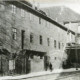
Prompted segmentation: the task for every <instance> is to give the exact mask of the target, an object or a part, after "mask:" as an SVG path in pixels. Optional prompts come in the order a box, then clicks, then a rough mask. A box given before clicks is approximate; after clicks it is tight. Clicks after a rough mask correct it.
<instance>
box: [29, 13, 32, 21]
mask: <svg viewBox="0 0 80 80" xmlns="http://www.w3.org/2000/svg"><path fill="white" fill-rule="evenodd" d="M29 17H30V21H31V20H32V14H31V13H30V14H29Z"/></svg>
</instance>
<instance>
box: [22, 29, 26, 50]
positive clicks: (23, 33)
mask: <svg viewBox="0 0 80 80" xmlns="http://www.w3.org/2000/svg"><path fill="white" fill-rule="evenodd" d="M24 39H25V30H21V48H22V49H24Z"/></svg>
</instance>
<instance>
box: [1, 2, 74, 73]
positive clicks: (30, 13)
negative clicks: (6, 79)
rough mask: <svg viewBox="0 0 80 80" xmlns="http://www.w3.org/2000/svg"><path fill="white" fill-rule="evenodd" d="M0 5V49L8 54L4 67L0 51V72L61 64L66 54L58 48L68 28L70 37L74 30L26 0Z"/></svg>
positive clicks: (28, 69) (65, 40)
mask: <svg viewBox="0 0 80 80" xmlns="http://www.w3.org/2000/svg"><path fill="white" fill-rule="evenodd" d="M0 6H1V8H0V22H1V23H0V30H1V31H0V35H1V36H0V49H1V50H7V53H9V54H8V55H10V57H9V58H8V59H7V61H8V62H7V64H4V66H5V65H6V66H7V70H6V69H5V67H4V66H3V65H2V64H3V59H2V58H4V57H2V55H0V56H1V57H0V59H1V62H0V63H1V68H0V70H1V72H3V73H4V74H7V73H10V72H15V73H17V74H23V73H25V74H26V73H29V72H37V71H44V70H47V69H49V63H52V65H53V68H62V63H63V61H64V60H65V59H66V57H67V55H66V53H63V52H62V51H63V50H64V47H65V45H66V42H67V35H68V31H70V32H71V34H72V36H73V38H72V39H73V40H74V39H75V32H74V31H72V30H68V28H66V27H65V26H64V25H62V24H60V23H58V22H56V21H55V20H52V19H51V18H49V17H48V16H47V15H46V13H45V12H43V11H42V10H38V9H37V8H36V7H35V8H33V7H32V5H31V4H30V3H28V2H26V1H1V2H0ZM56 52H58V53H57V55H56ZM54 53H55V54H54ZM60 53H61V54H60ZM61 55H63V56H61ZM5 60H6V59H5ZM2 70H4V71H2Z"/></svg>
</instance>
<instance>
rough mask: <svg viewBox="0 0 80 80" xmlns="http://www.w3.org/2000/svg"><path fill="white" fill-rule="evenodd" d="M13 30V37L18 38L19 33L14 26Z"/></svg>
mask: <svg viewBox="0 0 80 80" xmlns="http://www.w3.org/2000/svg"><path fill="white" fill-rule="evenodd" d="M12 32H13V34H12V35H13V39H14V40H16V38H17V36H16V35H17V31H16V28H13V29H12Z"/></svg>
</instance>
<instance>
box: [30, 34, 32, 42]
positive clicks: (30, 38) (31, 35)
mask: <svg viewBox="0 0 80 80" xmlns="http://www.w3.org/2000/svg"><path fill="white" fill-rule="evenodd" d="M30 42H31V43H33V33H31V34H30Z"/></svg>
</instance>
